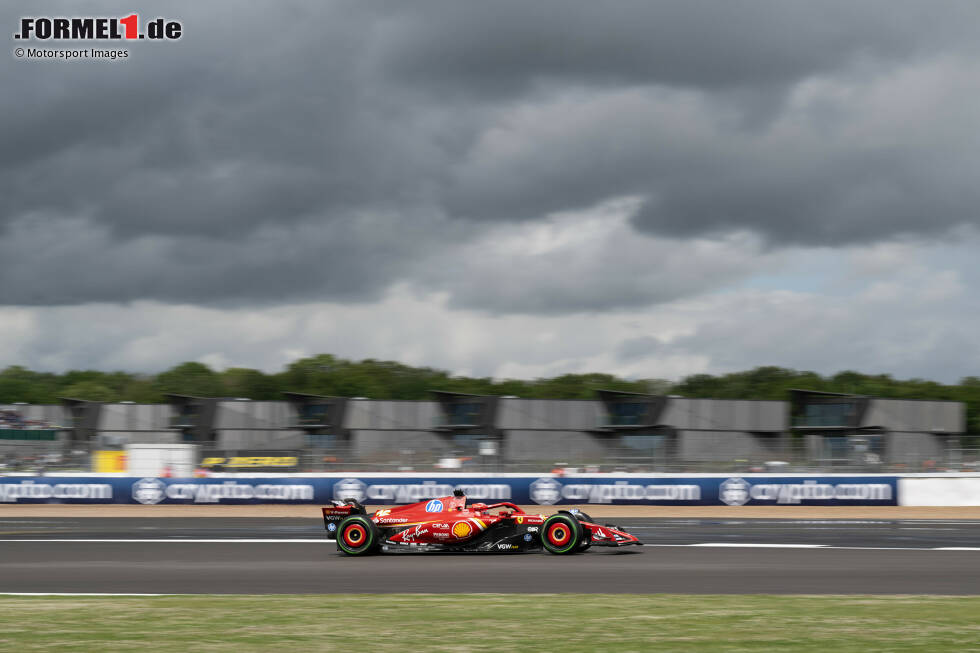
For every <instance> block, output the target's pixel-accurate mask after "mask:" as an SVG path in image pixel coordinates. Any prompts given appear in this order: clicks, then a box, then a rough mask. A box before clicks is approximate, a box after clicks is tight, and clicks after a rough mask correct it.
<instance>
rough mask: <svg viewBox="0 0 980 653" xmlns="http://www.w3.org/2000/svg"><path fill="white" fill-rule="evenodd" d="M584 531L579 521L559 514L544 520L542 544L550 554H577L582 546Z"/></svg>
mask: <svg viewBox="0 0 980 653" xmlns="http://www.w3.org/2000/svg"><path fill="white" fill-rule="evenodd" d="M583 531H584V529H583V528H582V524H580V523H578V520H577V519H575V518H574V517H572V516H571V515H568V514H562V513H558V514H557V515H552V516H551V517H548V518H547V519H546V520H544V524H543V525H542V526H541V544H542V545H543V546H544V548H545V549H546V550H547V551H548V553H555V554H565V553H575V552H576V551H578V550H579V546H580V545H581V544H582V538H583V535H584V533H583Z"/></svg>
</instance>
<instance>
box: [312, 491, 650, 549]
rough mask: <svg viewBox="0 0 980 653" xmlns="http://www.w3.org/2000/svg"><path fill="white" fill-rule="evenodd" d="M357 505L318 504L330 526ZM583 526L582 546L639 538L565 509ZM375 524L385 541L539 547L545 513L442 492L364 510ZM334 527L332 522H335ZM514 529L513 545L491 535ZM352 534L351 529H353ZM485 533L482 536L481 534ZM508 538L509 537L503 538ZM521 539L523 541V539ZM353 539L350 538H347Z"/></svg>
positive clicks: (631, 541)
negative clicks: (517, 538)
mask: <svg viewBox="0 0 980 653" xmlns="http://www.w3.org/2000/svg"><path fill="white" fill-rule="evenodd" d="M359 508H360V507H359V506H356V505H350V504H343V503H341V502H335V504H334V505H332V506H324V507H323V516H324V521H325V523H326V525H327V529H328V531H329V530H330V523H329V522H330V521H335V520H337V519H338V517H346V516H348V515H351V514H355V513H356V512H357V511H358V509H359ZM570 514H572V515H574V516H575V517H576V518H577V519H578V521H579V523H581V524H582V528H583V538H582V542H583V545H585V546H583V550H584V548H588V546H627V545H631V544H633V545H636V544H640V542H639V540H638V539H637V538H636V537H634V536H633V535H630V534H629V533H626V532H625V531H622V530H620V529H619V528H616V527H614V526H610V525H600V524H596V523H594V522H592V521H588V520H585V519H583V518H582V517H583V516H584V515H583V516H579V514H578V512H577V511H574V510H573V511H570ZM369 518H370V519H371V521H373V522H374V523H375V524H377V526H378V527H379V528H380V529H381V531H382V533H383V534H384V535H383V543H384V544H386V545H414V546H416V547H419V546H421V547H426V545H431V548H440V549H445V548H455V547H456V546H464V545H466V544H467V543H474V542H477V541H481V540H484V539H485V540H487V541H486V542H485V543H483V542H481V544H484V546H483V547H482V548H480V549H475V550H488V551H489V550H497V549H500V550H504V549H507V550H510V549H513V550H518V549H521V550H526V549H528V548H540V546H541V538H542V537H544V536H545V533H542V532H541V527H542V525H543V524H544V523H545V520H546V519H547V517H546V516H545V515H540V514H528V513H526V512H524V511H523V510H522V509H521V508H520V507H519V506H517V505H514V504H513V503H509V502H503V503H495V504H492V505H486V504H483V503H474V504H472V505H470V506H467V505H466V497H465V496H448V497H441V498H438V499H430V500H427V501H421V502H419V503H414V504H411V505H407V506H397V507H393V508H384V509H381V510H376V511H375V512H374V513H372V514H371V515H369ZM335 528H336V527H335ZM511 529H516V531H517V533H518V534H520V535H521V536H522V537H523V536H525V535H528V536H529V537H523V541H522V542H520V544H518V545H512V544H506V545H505V544H501V543H499V542H502V541H504V540H497V539H496V538H495V537H494V535H495V534H496V533H500V532H512V531H511ZM355 535H357V534H355ZM485 536H486V537H485ZM507 541H510V540H507ZM525 542H526V544H525ZM351 544H353V542H352V543H351Z"/></svg>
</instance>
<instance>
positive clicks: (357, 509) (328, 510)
mask: <svg viewBox="0 0 980 653" xmlns="http://www.w3.org/2000/svg"><path fill="white" fill-rule="evenodd" d="M330 504H331V505H329V506H323V508H321V510H322V511H323V527H324V528H325V529H326V530H327V539H328V540H334V539H336V538H337V526H338V525H339V524H340V522H342V521H343V520H344V519H346V518H347V517H350V516H351V515H366V514H367V509H366V508H365V507H364V506H362V505H361V504H360V503H358V502H357V501H355V500H354V499H344V500H343V501H331V502H330Z"/></svg>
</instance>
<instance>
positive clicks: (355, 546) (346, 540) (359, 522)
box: [337, 515, 380, 556]
mask: <svg viewBox="0 0 980 653" xmlns="http://www.w3.org/2000/svg"><path fill="white" fill-rule="evenodd" d="M379 535H380V532H379V531H378V527H377V525H375V523H374V522H373V521H371V520H370V519H368V518H367V517H366V516H365V515H351V516H350V517H347V518H346V519H344V521H342V522H340V526H338V527H337V550H338V551H343V552H344V553H346V554H347V555H351V556H357V555H366V554H369V553H373V552H374V551H376V550H377V548H378V540H379Z"/></svg>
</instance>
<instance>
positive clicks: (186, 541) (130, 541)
mask: <svg viewBox="0 0 980 653" xmlns="http://www.w3.org/2000/svg"><path fill="white" fill-rule="evenodd" d="M0 542H72V543H91V544H104V543H113V542H115V543H126V544H139V543H144V544H327V543H328V542H329V543H331V544H332V543H334V542H336V540H326V539H324V538H322V537H319V538H316V539H312V538H279V539H259V538H247V537H239V538H230V537H229V538H223V539H222V538H214V539H200V540H198V539H190V538H176V537H175V538H173V539H164V538H158V539H139V540H136V539H118V540H113V539H46V540H40V539H38V540H0Z"/></svg>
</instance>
